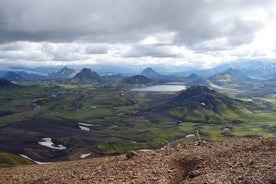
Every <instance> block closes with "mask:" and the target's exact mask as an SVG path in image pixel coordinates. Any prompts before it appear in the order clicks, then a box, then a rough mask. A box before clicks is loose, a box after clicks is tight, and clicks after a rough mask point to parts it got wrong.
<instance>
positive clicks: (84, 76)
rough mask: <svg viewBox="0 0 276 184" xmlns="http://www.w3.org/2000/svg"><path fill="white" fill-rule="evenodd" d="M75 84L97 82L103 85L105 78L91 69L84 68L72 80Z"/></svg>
mask: <svg viewBox="0 0 276 184" xmlns="http://www.w3.org/2000/svg"><path fill="white" fill-rule="evenodd" d="M72 81H74V82H96V83H102V82H103V78H102V77H101V76H100V75H99V74H97V73H96V72H94V71H91V70H90V69H89V68H83V69H82V70H81V71H80V72H79V73H77V74H76V75H75V77H74V78H73V79H72Z"/></svg>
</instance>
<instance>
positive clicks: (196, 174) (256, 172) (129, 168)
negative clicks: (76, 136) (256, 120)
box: [0, 138, 276, 184]
mask: <svg viewBox="0 0 276 184" xmlns="http://www.w3.org/2000/svg"><path fill="white" fill-rule="evenodd" d="M0 183H1V184H5V183H20V184H21V183H22V184H23V183H28V184H31V183H33V184H35V183H51V184H52V183H70V184H71V183H72V184H73V183H104V184H105V183H120V184H122V183H133V184H134V183H179V184H184V183H185V184H186V183H187V184H190V183H194V184H200V183H202V184H203V183H206V184H209V183H214V184H219V183H225V184H231V183H244V184H245V183H246V184H248V183H264V184H276V138H269V139H265V138H256V139H234V140H230V141H225V142H217V143H207V144H203V145H199V146H194V145H189V146H184V147H181V148H168V149H163V150H156V151H152V152H147V153H139V154H138V156H133V157H132V158H129V159H127V158H126V156H125V155H121V156H115V157H104V158H92V159H86V160H81V161H70V162H59V163H52V164H47V165H31V166H20V167H14V168H3V169H0Z"/></svg>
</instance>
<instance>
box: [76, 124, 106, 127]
mask: <svg viewBox="0 0 276 184" xmlns="http://www.w3.org/2000/svg"><path fill="white" fill-rule="evenodd" d="M78 124H79V125H82V126H88V127H93V126H95V127H96V126H101V125H94V124H88V123H78Z"/></svg>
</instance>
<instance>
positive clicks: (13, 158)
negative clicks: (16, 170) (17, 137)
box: [0, 152, 34, 167]
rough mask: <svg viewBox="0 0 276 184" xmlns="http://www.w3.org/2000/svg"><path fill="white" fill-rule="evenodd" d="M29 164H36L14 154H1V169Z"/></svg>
mask: <svg viewBox="0 0 276 184" xmlns="http://www.w3.org/2000/svg"><path fill="white" fill-rule="evenodd" d="M29 164H34V162H32V161H30V160H28V159H25V158H22V157H20V156H17V155H14V154H10V153H3V152H0V167H11V166H18V165H29Z"/></svg>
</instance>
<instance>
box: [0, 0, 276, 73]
mask: <svg viewBox="0 0 276 184" xmlns="http://www.w3.org/2000/svg"><path fill="white" fill-rule="evenodd" d="M275 59H276V1H275V0H116V1H114V0H77V1H76V0H52V1H46V0H24V1H23V0H0V67H3V66H7V65H10V66H53V65H108V66H133V67H136V66H175V67H184V66H191V67H193V66H195V67H202V68H210V67H214V66H217V65H219V64H221V63H228V62H232V61H244V60H275Z"/></svg>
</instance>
